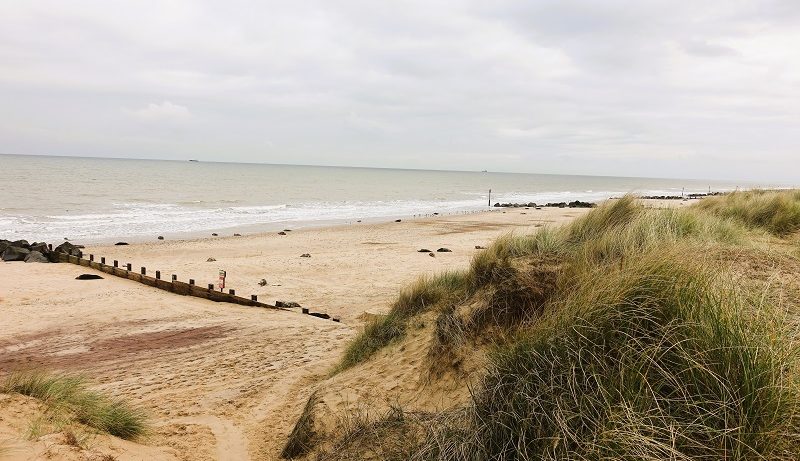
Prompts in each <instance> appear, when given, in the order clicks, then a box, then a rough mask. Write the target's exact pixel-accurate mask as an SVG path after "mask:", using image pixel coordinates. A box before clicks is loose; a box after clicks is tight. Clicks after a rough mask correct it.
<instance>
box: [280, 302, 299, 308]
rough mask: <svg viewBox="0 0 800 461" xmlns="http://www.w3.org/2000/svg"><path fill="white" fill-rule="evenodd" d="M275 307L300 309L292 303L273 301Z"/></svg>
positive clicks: (296, 304) (297, 304)
mask: <svg viewBox="0 0 800 461" xmlns="http://www.w3.org/2000/svg"><path fill="white" fill-rule="evenodd" d="M275 307H301V306H300V304H299V303H296V302H294V301H275Z"/></svg>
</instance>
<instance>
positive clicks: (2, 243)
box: [0, 240, 11, 253]
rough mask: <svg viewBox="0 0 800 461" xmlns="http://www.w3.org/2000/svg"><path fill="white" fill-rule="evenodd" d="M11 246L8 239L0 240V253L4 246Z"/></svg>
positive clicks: (4, 248) (4, 249)
mask: <svg viewBox="0 0 800 461" xmlns="http://www.w3.org/2000/svg"><path fill="white" fill-rule="evenodd" d="M10 246H11V242H9V241H8V240H0V253H2V252H4V251H6V248H8V247H10Z"/></svg>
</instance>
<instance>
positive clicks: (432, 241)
mask: <svg viewBox="0 0 800 461" xmlns="http://www.w3.org/2000/svg"><path fill="white" fill-rule="evenodd" d="M584 212H585V210H570V209H545V210H524V209H514V210H506V213H503V212H502V211H497V212H492V213H484V214H478V215H464V216H450V217H445V218H439V219H419V220H412V221H407V220H404V221H403V222H401V223H394V222H392V223H385V224H363V225H360V224H354V225H350V226H340V227H331V228H324V229H309V230H298V231H293V232H289V233H288V234H289V235H286V236H279V235H277V234H264V235H253V236H244V237H235V238H233V237H230V238H216V239H208V240H192V241H157V240H156V241H154V242H153V243H147V244H138V245H130V246H119V247H117V246H111V247H95V248H87V250H86V251H87V252H92V253H94V254H96V255H98V256H100V255H103V256H106V258H107V259H108V260H109V261H110V260H112V259H118V260H120V262H121V263H122V264H124V263H126V262H131V263H133V264H134V267H139V266H142V265H145V266H147V267H148V269H149V270H151V271H153V270H156V269H160V270H161V271H162V274H163V277H164V278H168V277H169V274H171V273H173V272H174V273H177V274H179V277H180V279H182V280H186V279H188V278H190V277H191V278H194V279H196V280H197V283H198V284H202V283H209V282H212V281H216V275H217V271H218V270H219V269H220V268H224V269H225V270H227V271H228V274H229V278H228V281H229V285H228V286H229V287H231V288H235V289H236V291H237V293H238V294H240V295H245V296H246V295H248V294H251V293H255V294H258V295H259V299H265V300H275V299H289V300H294V301H298V302H300V303H301V304H303V305H306V306H310V307H312V308H314V309H317V310H320V311H322V312H329V313H331V314H334V315H340V316H342V320H343V321H342V323H336V322H332V321H329V320H322V319H317V318H314V317H310V316H304V315H300V314H298V313H295V312H285V311H275V310H268V309H254V308H248V307H239V306H232V305H227V304H217V303H213V302H210V301H206V300H202V299H198V298H190V297H183V296H178V295H175V294H172V293H167V292H162V291H158V290H154V289H152V288H149V287H146V286H144V285H140V284H137V283H134V282H130V281H127V280H123V279H119V278H114V277H110V276H107V277H106V278H105V279H104V280H96V281H78V280H75V277H76V276H77V275H78V274H80V273H83V272H90V271H91V269H87V268H84V267H78V266H74V265H69V264H23V263H0V316H1V318H2V321H3V322H2V326H3V328H2V330H0V370H10V369H14V368H20V367H30V366H42V367H46V368H50V369H60V370H66V371H76V372H81V373H84V374H86V375H87V376H89V377H91V379H92V380H93V382H95V383H97V386H98V387H100V388H103V389H106V390H107V391H109V392H111V393H113V394H114V395H119V396H123V397H126V398H128V399H130V400H132V401H134V402H135V403H136V404H138V405H140V406H142V407H144V408H145V409H146V410H147V411H148V412H149V414H150V415H151V420H152V421H153V426H154V431H153V434H152V435H151V436H150V438H149V439H147V440H145V441H144V442H145V443H146V444H148V445H149V447H143V450H144V449H145V448H146V449H147V450H150V451H147V452H146V453H151V452H152V450H153V447H162V448H161V449H162V450H163V453H164V454H165V455H166V454H168V453H176V454H177V455H178V457H179V458H181V459H186V460H189V459H191V460H203V459H248V458H249V459H276V457H277V453H278V452H279V450H280V448H281V445H282V444H283V442H284V441H285V437H286V435H287V434H288V432H289V431H290V430H291V426H292V424H293V423H294V421H295V419H296V417H297V415H298V413H299V411H300V409H301V408H302V405H303V404H304V403H305V400H306V399H307V398H308V395H309V388H310V387H311V386H312V385H313V384H314V383H315V382H316V381H317V380H319V379H320V378H321V377H323V376H324V375H325V373H326V372H327V371H328V370H329V369H330V367H331V366H332V365H333V364H334V363H335V361H336V360H337V359H338V357H339V355H340V353H341V350H342V348H343V347H344V345H345V344H346V342H347V340H348V339H349V338H351V337H352V335H353V334H354V333H355V332H356V331H357V327H358V326H359V325H360V324H361V321H360V320H359V317H360V316H361V314H363V313H364V312H381V311H385V310H386V309H387V308H388V306H389V303H390V302H391V300H392V299H393V298H394V296H395V295H396V292H397V290H398V289H399V288H400V287H402V286H403V285H405V284H406V283H408V282H409V281H411V280H413V279H414V278H415V277H417V276H418V275H419V274H423V273H432V272H438V271H442V270H445V269H453V268H464V267H466V266H467V265H468V263H469V260H470V258H471V257H472V255H473V254H474V253H475V252H476V250H475V245H488V244H489V243H490V242H491V240H492V239H493V238H495V237H497V236H498V235H500V234H503V233H506V232H510V231H515V232H520V233H522V232H528V231H533V230H535V229H537V228H539V227H541V226H542V225H545V224H551V223H558V222H563V221H565V220H569V219H571V218H573V217H575V216H578V215H580V214H582V213H584ZM423 247H424V248H429V249H431V250H436V249H437V248H439V247H447V248H450V249H451V250H452V253H437V254H436V256H435V257H430V256H428V255H427V254H423V253H418V252H417V250H418V249H419V248H423ZM302 253H311V255H312V256H311V258H301V257H300V254H302ZM208 257H214V258H216V259H217V261H216V262H213V263H209V262H206V259H207V258H208ZM261 278H266V279H267V280H268V281H269V282H270V285H269V286H266V287H260V286H259V285H258V284H257V282H258V281H259V280H260V279H261ZM0 416H2V415H0ZM126 450H128V454H131V455H135V453H134V451H135V448H126ZM144 453H145V452H144V451H143V452H142V454H141V456H140V458H142V457H145V455H144ZM147 456H151V455H147ZM132 459H136V456H133V458H132Z"/></svg>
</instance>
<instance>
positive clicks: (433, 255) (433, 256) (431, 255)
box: [428, 252, 436, 258]
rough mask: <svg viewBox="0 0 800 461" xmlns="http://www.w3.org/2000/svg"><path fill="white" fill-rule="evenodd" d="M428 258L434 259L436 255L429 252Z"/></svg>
mask: <svg viewBox="0 0 800 461" xmlns="http://www.w3.org/2000/svg"><path fill="white" fill-rule="evenodd" d="M428 256H430V257H431V258H435V257H436V253H434V252H430V253H428Z"/></svg>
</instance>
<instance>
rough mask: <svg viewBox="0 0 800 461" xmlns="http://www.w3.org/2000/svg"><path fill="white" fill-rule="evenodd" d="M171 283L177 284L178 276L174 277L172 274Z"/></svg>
mask: <svg viewBox="0 0 800 461" xmlns="http://www.w3.org/2000/svg"><path fill="white" fill-rule="evenodd" d="M172 281H173V282H177V281H178V276H177V275H175V274H172Z"/></svg>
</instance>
